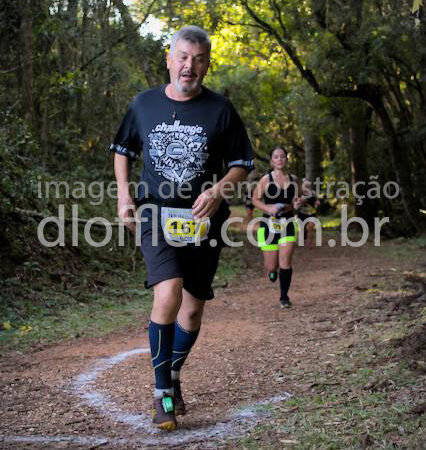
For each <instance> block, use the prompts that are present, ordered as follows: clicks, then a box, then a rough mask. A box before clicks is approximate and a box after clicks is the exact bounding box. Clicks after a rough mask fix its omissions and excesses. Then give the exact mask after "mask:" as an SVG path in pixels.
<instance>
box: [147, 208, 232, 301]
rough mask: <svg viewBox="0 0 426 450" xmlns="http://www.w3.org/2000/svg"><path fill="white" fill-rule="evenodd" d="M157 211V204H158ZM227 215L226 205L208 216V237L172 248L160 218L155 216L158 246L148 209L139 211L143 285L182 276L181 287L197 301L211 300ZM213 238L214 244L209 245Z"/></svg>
mask: <svg viewBox="0 0 426 450" xmlns="http://www.w3.org/2000/svg"><path fill="white" fill-rule="evenodd" d="M158 210H159V211H160V207H158ZM228 216H229V208H228V207H227V206H223V207H221V208H220V209H219V211H218V212H217V213H216V214H215V215H214V217H213V218H212V219H211V227H210V232H209V236H208V239H206V240H204V241H202V242H201V243H200V245H198V246H197V245H194V244H187V245H185V246H183V247H174V246H172V245H170V244H169V243H168V242H167V241H166V239H165V238H164V234H163V230H162V229H161V225H160V224H161V220H160V218H158V227H157V235H158V245H153V227H152V210H151V209H150V208H148V209H144V210H143V211H142V218H143V219H147V220H148V221H147V222H142V224H141V235H142V240H141V246H140V250H141V252H142V255H143V257H144V260H145V264H146V268H147V272H148V279H147V281H146V283H145V284H146V287H152V286H154V285H155V284H157V283H160V282H161V281H165V280H170V279H172V278H183V287H184V289H186V290H187V291H188V292H189V293H190V294H191V295H193V296H194V297H196V298H198V299H199V300H211V299H212V298H213V297H214V293H213V289H212V286H211V285H212V282H213V278H214V276H215V273H216V269H217V266H218V263H219V256H220V252H221V250H222V247H223V242H222V239H221V237H220V230H221V227H222V224H223V222H224V221H225V220H226V219H227V218H228ZM212 239H215V240H216V243H217V245H216V246H212V245H210V243H211V240H212Z"/></svg>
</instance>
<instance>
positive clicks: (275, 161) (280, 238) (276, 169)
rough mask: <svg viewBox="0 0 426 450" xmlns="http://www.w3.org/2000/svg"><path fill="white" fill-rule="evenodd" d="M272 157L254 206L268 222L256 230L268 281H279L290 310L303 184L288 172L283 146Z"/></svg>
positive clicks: (255, 195) (254, 196)
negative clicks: (296, 214)
mask: <svg viewBox="0 0 426 450" xmlns="http://www.w3.org/2000/svg"><path fill="white" fill-rule="evenodd" d="M269 156H270V162H271V166H272V171H270V172H269V173H268V174H266V175H264V176H263V177H262V178H261V179H260V180H259V183H258V184H257V186H256V189H255V191H254V193H253V204H254V206H255V207H256V208H258V209H260V210H261V211H263V212H264V214H263V217H264V219H265V220H264V221H263V222H261V223H260V226H259V228H258V230H257V241H258V245H259V247H260V249H261V250H262V252H263V260H264V265H265V269H266V271H267V273H268V277H269V279H270V280H271V281H273V282H274V281H276V279H277V278H279V280H280V304H281V307H282V308H289V307H290V306H291V305H292V303H291V301H290V299H289V297H288V290H289V288H290V283H291V277H292V273H293V269H292V258H293V253H294V250H295V248H296V232H295V227H294V209H296V208H297V207H298V206H299V205H300V204H301V200H300V198H299V197H298V195H299V193H301V184H300V182H299V181H298V180H297V178H296V177H295V176H294V175H290V174H288V173H287V170H286V167H287V163H288V154H287V151H286V150H285V149H284V148H283V147H276V148H275V149H274V150H272V151H271V153H270V155H269ZM289 219H292V220H290V221H289ZM271 234H272V235H273V236H272V237H271V236H270V235H271ZM278 269H279V275H277V271H278Z"/></svg>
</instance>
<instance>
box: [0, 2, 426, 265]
mask: <svg viewBox="0 0 426 450" xmlns="http://www.w3.org/2000/svg"><path fill="white" fill-rule="evenodd" d="M421 3H422V2H421V1H418V0H417V1H414V2H413V1H412V0H403V1H400V0H348V1H342V0H307V1H299V0H297V1H296V0H260V1H248V0H240V1H237V2H230V1H227V0H221V1H217V0H212V1H204V0H182V1H174V0H150V1H145V0H135V1H133V2H129V1H127V2H126V1H123V0H104V1H94V0H55V1H54V0H33V1H31V0H19V1H10V0H9V1H7V0H6V1H3V2H1V5H0V23H1V28H0V29H1V36H0V50H1V51H0V54H1V56H0V58H1V60H0V65H1V68H0V80H1V82H0V101H1V111H0V115H1V121H0V124H1V125H0V160H1V177H0V192H1V198H2V201H1V203H0V222H1V226H2V233H1V234H0V240H1V242H0V243H1V246H2V256H3V258H4V264H2V271H3V272H4V273H11V272H14V271H15V269H16V267H18V266H19V265H22V264H30V263H29V261H30V260H31V258H35V257H36V256H37V257H38V256H39V255H44V256H46V255H50V254H49V253H48V251H47V250H46V249H42V248H41V247H40V244H39V243H38V240H37V236H36V229H37V224H38V222H39V221H40V220H41V218H42V217H44V216H51V215H54V216H57V215H58V205H59V204H62V203H65V215H67V214H69V213H70V211H71V205H72V204H78V205H79V215H80V217H81V218H83V219H84V218H86V219H87V218H90V217H93V216H102V217H106V218H107V219H113V218H114V217H115V200H114V199H111V198H106V199H105V201H102V202H101V201H94V200H93V195H92V198H91V199H90V198H87V195H86V198H82V197H84V195H82V192H81V190H82V189H83V187H82V186H83V185H88V184H89V183H91V182H101V183H109V182H110V181H112V180H113V172H112V160H111V157H110V155H109V154H108V146H109V143H110V141H111V139H112V138H113V136H114V134H115V131H116V130H117V127H118V125H119V123H120V121H121V118H122V116H123V114H124V112H125V110H126V107H127V104H128V103H129V101H130V100H131V99H132V97H133V96H134V95H135V94H136V93H137V92H139V91H142V90H144V89H146V88H148V87H151V86H155V85H158V84H162V83H165V82H167V79H168V77H167V71H166V67H165V55H166V51H167V43H168V40H169V38H170V36H171V34H172V33H173V32H174V31H175V30H176V29H177V28H179V27H180V26H182V25H183V24H196V25H199V26H202V27H204V28H205V29H206V30H208V31H209V32H210V33H211V36H212V42H213V52H212V66H211V71H210V74H209V75H208V77H207V79H206V84H207V85H208V86H209V87H211V88H212V89H214V90H216V91H218V92H221V93H223V94H225V95H227V96H229V97H230V99H231V100H232V102H233V103H234V104H235V106H236V108H237V110H238V111H239V112H240V114H241V116H242V118H243V120H244V122H245V124H246V126H247V129H248V131H249V134H250V138H251V140H252V142H253V145H254V148H255V153H256V160H257V165H258V167H259V171H260V172H262V171H263V169H265V168H266V166H267V154H268V151H269V150H270V149H271V148H272V147H273V146H275V145H276V144H277V143H280V144H281V145H284V146H285V147H286V148H288V150H289V151H290V154H291V168H292V171H293V172H294V173H296V174H297V175H299V176H305V175H306V176H307V177H308V178H310V179H315V178H316V177H321V178H322V179H323V180H324V182H328V183H330V182H333V181H334V182H338V181H345V182H347V183H349V184H351V185H352V184H354V183H358V189H357V192H358V194H359V195H360V196H361V197H362V196H365V195H366V194H367V192H368V190H369V189H371V190H370V194H372V195H370V197H371V196H372V197H375V198H365V199H364V200H363V201H362V202H360V201H355V199H354V198H353V195H352V194H351V196H350V198H345V199H342V198H339V193H338V192H337V189H336V188H337V187H338V185H336V187H335V188H333V189H332V190H331V194H332V198H330V199H329V203H330V204H331V205H332V206H333V207H338V205H339V203H341V202H343V201H344V202H346V203H349V205H350V206H351V210H352V211H353V213H354V214H356V215H358V216H360V217H363V218H365V219H366V220H367V221H368V222H369V223H371V222H372V221H373V218H374V217H375V216H379V217H383V216H388V217H390V225H389V227H388V228H387V233H389V234H390V235H392V236H398V235H413V234H416V233H417V234H418V233H421V232H422V231H423V230H424V228H425V220H424V217H425V211H424V209H423V210H422V205H424V204H425V197H426V189H425V181H424V168H425V167H426V164H425V163H426V157H425V138H426V108H425V99H426V32H425V30H426V25H425V22H424V20H423V18H422V7H421ZM147 24H150V25H148V26H147ZM154 25H155V27H156V28H155V29H156V32H155V33H154ZM135 176H136V175H135ZM45 181H65V182H68V183H71V185H70V186H71V188H70V191H67V190H66V189H65V188H64V187H61V188H60V189H59V190H58V192H59V196H55V195H50V196H47V195H45V193H44V194H43V195H40V192H39V191H38V188H39V186H42V185H43V183H44V182H45ZM389 181H395V182H397V183H398V185H399V188H400V193H399V195H398V196H397V197H396V198H393V199H389V198H384V196H383V191H382V190H381V191H380V192H381V195H380V198H378V194H377V193H378V191H377V183H376V182H378V183H379V184H380V186H381V187H383V186H384V185H385V183H387V182H389ZM76 182H79V183H80V185H79V186H80V190H78V192H77V191H76V189H73V186H75V183H76ZM363 182H364V183H365V184H363ZM73 183H74V184H73ZM375 183H376V184H375ZM324 187H325V184H324ZM98 188H99V190H101V189H102V188H101V185H99V186H98ZM373 188H374V189H376V190H374V189H373ZM50 194H52V193H50ZM96 195H97V194H96ZM392 196H393V195H392ZM57 197H58V198H57ZM340 197H341V196H340ZM423 208H424V207H423ZM70 251H72V252H74V253H75V252H79V251H81V250H79V249H74V248H72V249H70ZM49 257H50V256H49ZM31 264H32V263H31ZM31 264H30V265H31ZM31 267H33V266H31Z"/></svg>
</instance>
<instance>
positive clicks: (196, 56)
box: [167, 39, 210, 96]
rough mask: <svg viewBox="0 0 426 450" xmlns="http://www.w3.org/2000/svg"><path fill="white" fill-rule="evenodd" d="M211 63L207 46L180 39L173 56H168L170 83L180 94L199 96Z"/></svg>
mask: <svg viewBox="0 0 426 450" xmlns="http://www.w3.org/2000/svg"><path fill="white" fill-rule="evenodd" d="M209 63H210V54H209V51H208V48H207V46H206V45H201V44H198V43H196V44H193V43H192V42H190V41H185V40H183V39H179V40H178V41H177V42H176V45H175V48H174V51H173V54H172V55H170V54H168V55H167V68H168V69H169V73H170V83H171V84H172V86H173V88H174V89H175V90H176V91H178V92H179V93H180V94H184V95H186V96H191V95H197V94H198V93H199V91H200V87H201V83H202V82H203V78H204V77H205V75H206V73H207V70H208V68H209Z"/></svg>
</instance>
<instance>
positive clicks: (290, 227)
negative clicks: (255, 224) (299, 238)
mask: <svg viewBox="0 0 426 450" xmlns="http://www.w3.org/2000/svg"><path fill="white" fill-rule="evenodd" d="M266 220H267V218H266ZM269 234H270V233H269V226H268V225H267V223H265V222H260V224H259V228H258V229H257V245H258V246H259V247H260V249H261V250H262V251H277V250H279V246H280V245H283V244H285V243H286V242H296V231H295V228H294V222H288V223H286V225H285V230H284V232H283V233H282V234H281V233H273V236H272V239H271V242H269V243H268V240H269Z"/></svg>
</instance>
